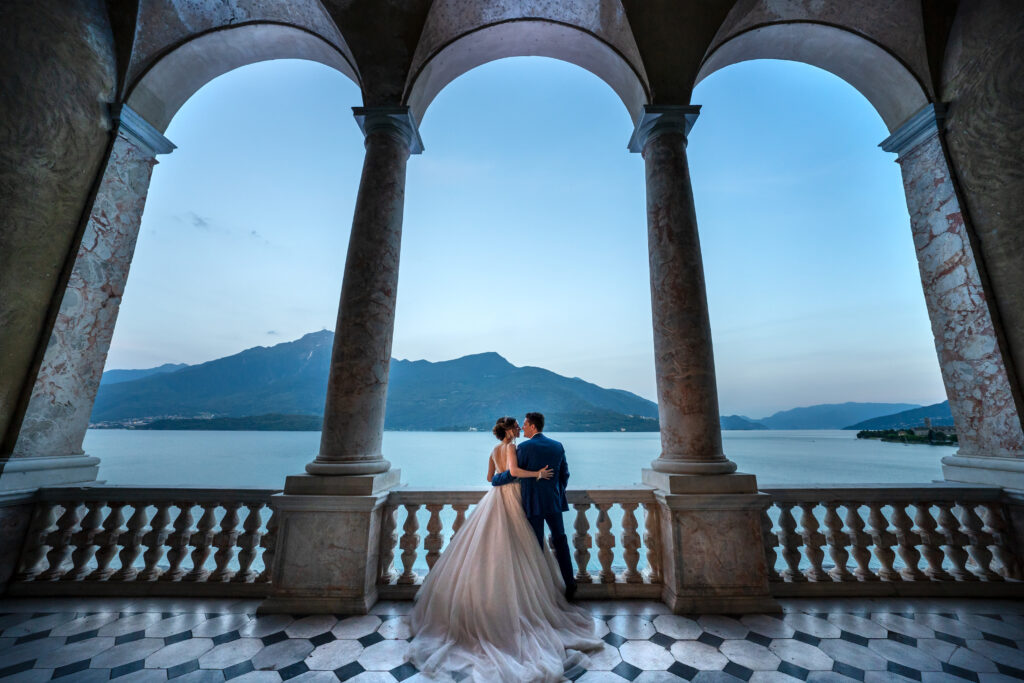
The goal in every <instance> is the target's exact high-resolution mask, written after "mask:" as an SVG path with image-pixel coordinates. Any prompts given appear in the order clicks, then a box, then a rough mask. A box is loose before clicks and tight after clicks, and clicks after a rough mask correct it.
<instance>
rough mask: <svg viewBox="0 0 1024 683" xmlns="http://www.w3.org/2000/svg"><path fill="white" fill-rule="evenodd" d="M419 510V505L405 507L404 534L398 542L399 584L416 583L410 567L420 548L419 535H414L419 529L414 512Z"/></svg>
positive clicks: (414, 573) (414, 574)
mask: <svg viewBox="0 0 1024 683" xmlns="http://www.w3.org/2000/svg"><path fill="white" fill-rule="evenodd" d="M419 509H420V506H419V505H405V524H404V525H403V526H402V531H403V532H404V533H403V534H402V538H401V540H400V541H399V542H398V547H399V548H401V549H402V573H401V574H400V575H399V577H398V583H400V584H414V583H416V572H414V571H413V569H412V566H413V564H414V563H415V562H416V551H417V550H418V549H419V547H420V535H419V534H418V533H416V531H417V530H418V529H419V528H420V523H419V521H418V520H417V519H416V511H417V510H419Z"/></svg>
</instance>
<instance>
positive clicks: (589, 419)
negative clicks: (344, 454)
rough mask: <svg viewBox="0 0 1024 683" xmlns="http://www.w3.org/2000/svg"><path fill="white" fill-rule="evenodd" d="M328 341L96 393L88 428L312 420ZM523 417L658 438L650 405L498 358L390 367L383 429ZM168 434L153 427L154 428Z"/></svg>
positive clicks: (322, 337) (484, 424)
mask: <svg viewBox="0 0 1024 683" xmlns="http://www.w3.org/2000/svg"><path fill="white" fill-rule="evenodd" d="M333 340H334V335H333V333H331V332H327V331H323V332H315V333H312V334H307V335H305V336H304V337H302V338H301V339H298V340H296V341H293V342H287V343H284V344H278V345H276V346H272V347H256V348H252V349H248V350H246V351H242V352H241V353H238V354H235V355H233V356H228V357H226V358H221V359H218V360H214V361H210V362H207V363H202V364H199V365H191V366H188V367H186V368H182V369H180V370H177V371H176V372H172V373H162V374H150V375H148V376H145V377H142V378H140V379H136V380H133V381H127V382H119V383H116V384H107V385H103V386H101V388H100V391H99V394H98V396H97V398H96V404H95V407H94V409H93V414H92V420H91V421H92V422H93V423H104V424H106V426H113V425H116V424H122V423H128V422H130V421H137V420H145V421H150V422H152V421H154V420H157V419H168V418H185V419H194V418H198V419H197V420H196V421H195V422H188V423H186V422H176V423H171V424H177V425H178V427H176V428H179V427H180V428H186V429H209V428H214V427H213V425H218V426H217V427H215V428H231V427H230V426H224V427H221V426H219V425H222V424H223V425H228V424H229V423H211V422H209V421H208V418H211V417H214V418H247V419H249V420H250V423H251V424H255V423H256V421H259V420H257V418H253V417H251V416H264V417H265V416H268V415H276V416H282V415H283V416H303V415H305V416H319V415H321V414H322V412H323V406H324V399H325V396H326V393H327V375H328V366H329V362H330V355H331V346H332V344H333ZM528 410H539V411H541V412H543V413H544V414H545V416H546V417H547V418H548V426H547V429H548V430H549V431H559V430H563V431H622V430H625V431H657V429H658V419H657V418H658V407H657V405H656V404H655V403H654V402H652V401H648V400H647V399H645V398H642V397H640V396H637V395H636V394H632V393H629V392H627V391H621V390H618V389H604V388H602V387H599V386H597V385H595V384H591V383H589V382H585V381H584V380H581V379H579V378H568V377H563V376H561V375H558V374H555V373H553V372H551V371H549V370H544V369H542V368H535V367H517V366H515V365H512V364H511V363H509V362H508V361H507V360H505V359H504V358H502V357H501V356H500V355H498V354H497V353H482V354H476V355H472V356H466V357H464V358H458V359H455V360H450V361H444V362H439V363H431V362H428V361H422V360H421V361H406V360H392V362H391V375H390V383H389V387H388V404H387V423H386V428H387V429H392V430H468V429H472V428H475V429H490V428H491V426H492V425H493V424H494V420H495V419H496V418H497V417H499V416H501V415H515V416H519V417H521V416H522V415H523V414H524V413H525V412H527V411H528ZM266 421H267V420H266V419H263V420H262V422H266ZM289 424H295V420H294V419H293V418H292V419H291V420H290V421H289ZM308 424H313V423H308ZM167 427H168V423H158V428H167ZM293 428H295V427H293Z"/></svg>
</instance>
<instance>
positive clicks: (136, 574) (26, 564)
mask: <svg viewBox="0 0 1024 683" xmlns="http://www.w3.org/2000/svg"><path fill="white" fill-rule="evenodd" d="M275 493H277V491H275V490H272V489H214V488H175V487H160V486H147V487H130V486H81V487H75V486H65V487H54V488H44V489H40V490H39V491H38V492H37V494H36V496H35V499H36V505H35V512H34V515H33V518H32V521H31V523H30V526H29V531H28V535H27V537H26V540H25V544H24V546H23V549H22V553H21V558H20V562H19V567H18V571H17V574H16V575H15V577H14V581H13V582H12V584H11V585H10V586H9V587H8V591H9V592H10V593H11V594H19V593H22V594H29V593H32V594H40V593H49V594H83V593H92V594H111V595H117V594H121V595H124V594H130V593H131V592H140V593H144V594H150V595H180V594H182V593H189V594H195V593H205V594H215V595H233V594H238V595H250V594H252V595H260V594H265V593H266V592H267V590H268V587H269V581H270V577H269V575H268V573H267V571H266V569H265V566H266V565H269V564H270V562H269V561H270V559H271V557H272V554H273V545H274V520H273V515H272V513H271V511H270V507H269V504H270V497H271V496H272V495H273V494H275ZM129 584H130V585H131V586H132V588H131V589H128V588H126V586H127V585H129Z"/></svg>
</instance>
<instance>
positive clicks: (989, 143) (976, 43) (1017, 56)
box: [941, 0, 1024, 415]
mask: <svg viewBox="0 0 1024 683" xmlns="http://www.w3.org/2000/svg"><path fill="white" fill-rule="evenodd" d="M941 99H942V101H944V102H947V103H948V105H949V112H948V115H947V119H946V144H947V146H948V150H949V155H950V158H951V160H952V166H953V171H954V173H955V175H956V179H957V181H958V182H959V184H960V190H961V201H962V202H963V203H964V208H965V209H966V212H967V216H968V219H969V222H970V226H971V227H972V228H973V230H974V235H975V237H976V240H977V245H978V247H979V251H980V255H981V260H982V261H983V264H984V267H983V274H982V276H983V277H984V276H985V274H986V271H987V276H988V279H989V283H990V285H991V287H990V296H991V298H992V299H993V300H994V302H995V307H996V309H997V310H998V313H999V318H1000V319H1001V322H1002V325H1001V332H1002V333H1003V334H1004V335H1005V338H1006V341H1007V347H1008V349H1009V356H1010V359H1011V360H1012V367H1011V368H1010V372H1011V382H1012V385H1013V392H1014V397H1015V400H1016V402H1017V413H1018V415H1024V400H1022V393H1024V3H1021V2H1019V1H1018V0H984V1H981V0H964V2H961V3H960V9H959V13H958V15H957V18H956V21H955V23H954V25H953V28H952V30H951V34H950V41H949V47H948V48H947V52H946V61H945V66H944V70H943V75H942V94H941ZM998 323H999V321H997V324H998Z"/></svg>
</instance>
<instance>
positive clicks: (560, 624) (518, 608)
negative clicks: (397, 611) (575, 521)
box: [409, 413, 602, 681]
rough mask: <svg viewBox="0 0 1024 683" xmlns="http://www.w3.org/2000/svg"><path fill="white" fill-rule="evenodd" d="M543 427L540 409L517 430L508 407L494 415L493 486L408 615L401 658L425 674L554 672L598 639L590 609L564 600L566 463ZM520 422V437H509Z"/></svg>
mask: <svg viewBox="0 0 1024 683" xmlns="http://www.w3.org/2000/svg"><path fill="white" fill-rule="evenodd" d="M543 430H544V416H543V415H541V414H540V413H527V414H526V419H525V420H524V421H523V427H522V430H520V426H519V423H518V422H517V421H516V419H515V418H512V417H503V418H500V419H499V420H498V421H497V423H496V424H495V425H494V430H493V431H494V435H495V437H497V438H498V440H499V443H498V445H497V446H495V448H494V450H493V451H491V455H490V458H489V460H488V465H487V480H488V481H490V482H491V484H492V485H493V486H492V488H491V489H490V490H489V491H488V492H487V493H486V494H485V495H484V497H483V498H482V499H481V500H480V503H479V504H478V505H477V507H476V509H475V510H474V511H473V513H472V514H471V515H470V516H469V519H467V520H466V523H465V524H463V525H462V528H460V529H459V532H458V533H457V534H455V537H454V538H453V539H452V541H451V543H449V544H448V547H447V548H446V549H445V551H444V553H443V554H442V555H441V557H440V558H438V560H437V562H436V563H434V566H433V568H432V569H431V570H430V573H429V574H427V578H426V579H425V580H424V581H423V585H422V586H421V587H420V590H419V593H418V594H417V596H416V605H415V607H414V608H413V611H412V613H411V614H410V615H409V625H410V628H411V630H412V633H413V635H414V638H413V639H412V642H411V643H410V645H409V660H410V661H411V662H412V663H413V664H415V665H416V666H417V667H418V668H419V669H420V671H421V672H423V673H424V674H426V675H428V676H432V675H436V676H438V677H439V678H441V679H444V680H451V678H450V675H451V674H452V673H455V672H458V673H461V674H464V675H467V676H469V677H470V679H471V680H474V681H558V680H561V679H562V673H563V671H564V670H565V669H566V668H569V667H571V666H572V665H573V664H575V663H576V662H578V661H579V660H581V659H582V654H581V652H582V651H589V650H595V649H598V648H600V647H601V644H602V641H601V640H599V639H598V638H597V637H596V636H595V635H594V622H593V619H592V618H591V617H590V615H589V614H588V613H587V612H586V611H585V610H583V609H581V608H579V607H577V606H575V605H571V604H570V603H569V600H571V599H572V598H573V596H574V595H575V593H576V581H575V579H574V578H573V573H572V565H571V564H570V562H569V544H568V541H567V540H566V537H565V529H564V528H563V524H562V512H564V511H567V510H568V509H569V506H568V503H567V502H566V498H565V485H566V483H567V482H568V480H569V468H568V465H567V464H566V461H565V449H564V448H563V447H562V444H560V443H558V442H557V441H554V440H552V439H549V438H548V437H546V436H544V434H543ZM520 432H522V434H523V435H524V436H525V437H526V440H525V441H523V442H522V443H521V444H519V445H518V447H517V446H516V439H517V438H518V437H519V435H520ZM545 524H547V526H548V528H549V530H550V531H551V540H552V544H553V545H554V549H555V554H554V556H552V554H551V552H550V551H549V550H548V549H547V548H546V546H545V543H544V525H545ZM556 558H557V559H556Z"/></svg>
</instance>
